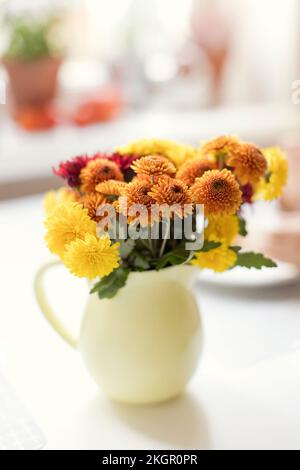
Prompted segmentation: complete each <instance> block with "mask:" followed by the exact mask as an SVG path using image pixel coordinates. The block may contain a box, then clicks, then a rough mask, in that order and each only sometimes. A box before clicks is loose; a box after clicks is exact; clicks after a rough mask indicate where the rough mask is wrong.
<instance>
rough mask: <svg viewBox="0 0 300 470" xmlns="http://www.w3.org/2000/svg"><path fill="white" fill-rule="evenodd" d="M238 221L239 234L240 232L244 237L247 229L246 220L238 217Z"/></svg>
mask: <svg viewBox="0 0 300 470" xmlns="http://www.w3.org/2000/svg"><path fill="white" fill-rule="evenodd" d="M239 223H240V230H239V234H240V235H241V236H242V237H246V236H247V235H248V231H247V222H246V220H245V219H244V218H243V217H239Z"/></svg>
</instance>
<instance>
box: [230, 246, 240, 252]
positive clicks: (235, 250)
mask: <svg viewBox="0 0 300 470" xmlns="http://www.w3.org/2000/svg"><path fill="white" fill-rule="evenodd" d="M230 249H231V250H232V251H234V252H235V253H239V252H240V251H241V249H242V247H241V246H231V247H230Z"/></svg>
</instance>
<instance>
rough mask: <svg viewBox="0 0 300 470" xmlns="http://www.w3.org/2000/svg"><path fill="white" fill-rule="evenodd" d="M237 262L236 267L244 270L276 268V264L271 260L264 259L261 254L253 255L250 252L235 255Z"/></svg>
mask: <svg viewBox="0 0 300 470" xmlns="http://www.w3.org/2000/svg"><path fill="white" fill-rule="evenodd" d="M237 256H238V257H237V262H236V266H242V267H244V268H248V269H251V268H255V269H261V268H263V267H265V268H276V267H277V264H276V263H275V261H273V260H271V259H270V258H266V257H265V256H264V255H262V254H261V253H253V252H252V251H250V252H245V253H240V252H238V253H237Z"/></svg>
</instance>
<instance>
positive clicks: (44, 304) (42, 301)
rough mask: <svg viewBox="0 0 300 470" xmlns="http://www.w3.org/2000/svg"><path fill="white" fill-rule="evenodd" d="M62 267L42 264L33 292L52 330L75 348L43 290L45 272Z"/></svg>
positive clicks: (55, 264)
mask: <svg viewBox="0 0 300 470" xmlns="http://www.w3.org/2000/svg"><path fill="white" fill-rule="evenodd" d="M55 266H62V263H61V262H60V261H51V262H48V263H46V264H44V265H43V266H42V267H41V268H40V269H39V270H38V272H37V273H36V276H35V280H34V291H35V296H36V300H37V303H38V305H39V307H40V309H41V311H42V313H43V314H44V316H45V317H46V319H47V320H48V322H49V323H50V325H51V326H52V327H53V328H54V330H55V331H56V332H57V333H58V334H59V335H60V336H61V337H62V338H63V339H64V340H65V341H66V342H67V343H68V344H69V345H70V346H72V347H73V348H77V344H78V341H77V340H76V339H75V338H74V337H73V335H72V334H71V333H70V332H69V331H68V330H67V329H66V327H65V326H64V325H63V324H62V323H61V322H60V320H59V319H58V317H57V316H56V315H55V313H54V312H53V310H52V308H51V307H50V305H49V302H48V299H47V296H46V294H45V290H44V276H45V274H46V272H47V271H48V270H49V269H51V268H53V267H55Z"/></svg>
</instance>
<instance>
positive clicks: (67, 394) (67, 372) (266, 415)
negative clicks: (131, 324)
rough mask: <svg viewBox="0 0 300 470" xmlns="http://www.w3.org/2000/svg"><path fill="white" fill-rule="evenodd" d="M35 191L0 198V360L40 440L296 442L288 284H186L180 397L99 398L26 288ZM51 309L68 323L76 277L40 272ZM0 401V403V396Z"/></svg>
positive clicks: (36, 213) (38, 240)
mask: <svg viewBox="0 0 300 470" xmlns="http://www.w3.org/2000/svg"><path fill="white" fill-rule="evenodd" d="M42 217H43V216H42V209H41V197H34V198H27V199H22V200H15V201H10V202H3V203H1V204H0V221H1V231H0V247H1V248H0V252H1V257H0V285H1V290H0V367H1V369H2V371H3V372H4V373H5V374H6V376H7V377H8V378H9V380H10V382H11V383H12V384H13V385H14V386H15V388H16V390H17V391H18V392H19V394H20V395H21V397H22V398H23V400H24V401H25V403H26V404H27V406H28V408H29V409H30V411H31V413H32V415H33V416H34V418H35V419H36V421H37V423H38V424H39V425H40V427H41V428H42V430H43V432H44V434H45V436H46V439H47V448H49V449H112V450H113V449H147V450H149V449H176V448H181V449H189V448H194V449H247V448H250V449H253V448H255V449H256V448H262V449H264V448H268V449H269V448H274V449H289V448H296V449H300V308H299V307H300V287H299V285H294V286H288V287H276V289H272V288H269V289H265V290H253V289H252V290H249V289H248V290H247V289H244V290H234V289H232V288H231V289H228V288H226V289H225V288H220V287H219V288H217V287H211V286H208V285H205V284H203V283H202V284H201V281H200V282H199V283H198V285H197V286H196V293H197V297H198V300H199V303H200V305H201V310H202V316H203V327H204V330H205V347H204V354H203V358H202V361H201V363H200V365H199V368H198V372H197V374H196V375H195V377H194V378H193V380H192V381H191V383H190V384H189V386H188V388H187V391H186V393H185V395H183V396H182V397H181V398H179V399H177V400H174V401H172V402H170V403H168V404H164V405H160V406H150V407H149V406H148V407H134V406H125V405H120V404H119V405H118V404H114V403H112V402H110V401H109V400H108V399H106V397H105V396H104V395H103V394H102V392H101V390H99V389H98V388H97V386H96V385H95V384H94V383H93V381H92V380H91V379H90V377H89V376H88V374H87V372H86V371H85V369H84V366H83V364H82V361H81V359H80V356H79V354H77V353H76V352H74V351H73V350H72V349H71V348H70V347H69V346H68V345H67V344H65V343H64V342H63V341H62V340H61V339H60V338H59V337H58V336H57V334H56V333H55V332H54V331H52V330H51V328H50V327H49V325H48V324H47V322H46V321H45V320H44V318H43V317H42V315H41V314H40V312H39V309H38V307H37V304H36V302H35V299H34V295H33V277H34V273H35V271H36V269H37V268H38V266H39V265H40V264H41V263H42V262H43V261H47V260H48V259H49V254H48V252H47V250H46V248H45V246H44V243H43V239H42V237H43V228H42ZM49 292H50V294H51V293H52V297H53V296H54V298H56V301H55V302H54V306H55V307H56V308H57V309H59V311H60V312H61V316H62V317H63V318H65V320H66V322H67V323H68V324H69V325H71V326H73V328H77V329H78V327H79V322H80V316H81V312H82V309H83V305H84V302H85V299H86V292H87V289H86V286H85V282H84V281H80V280H77V279H74V278H72V277H71V276H70V275H68V274H67V272H66V271H65V270H64V269H63V268H62V269H59V270H58V271H57V272H56V273H54V272H53V273H52V274H51V275H49ZM0 409H1V403H0Z"/></svg>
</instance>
